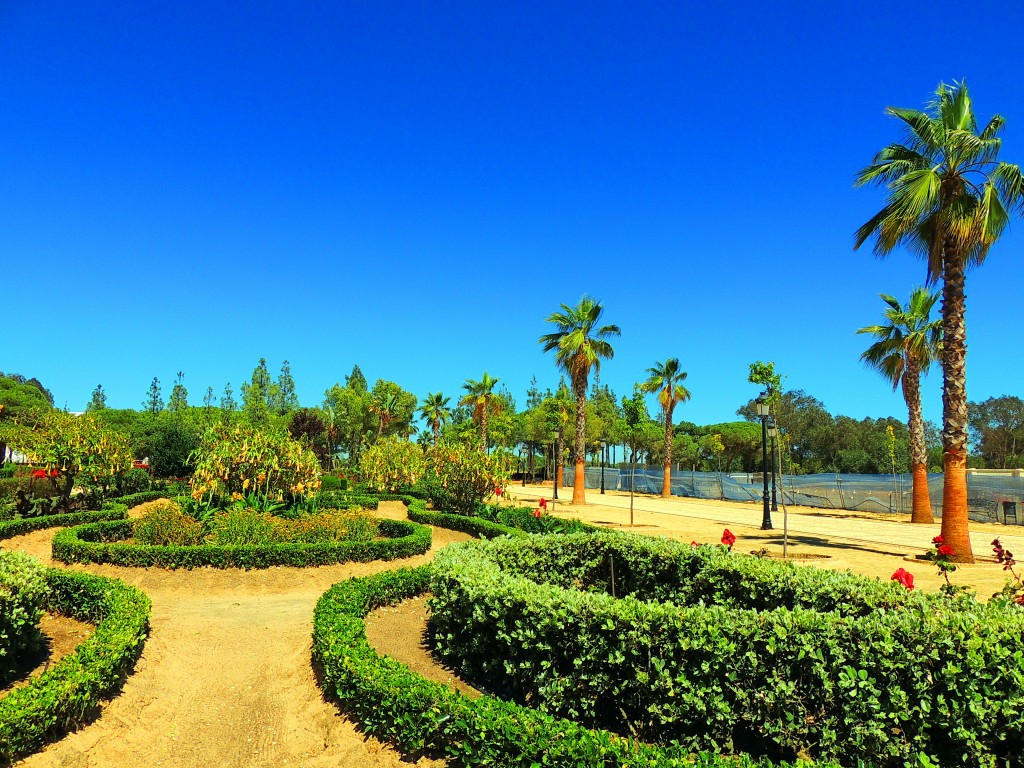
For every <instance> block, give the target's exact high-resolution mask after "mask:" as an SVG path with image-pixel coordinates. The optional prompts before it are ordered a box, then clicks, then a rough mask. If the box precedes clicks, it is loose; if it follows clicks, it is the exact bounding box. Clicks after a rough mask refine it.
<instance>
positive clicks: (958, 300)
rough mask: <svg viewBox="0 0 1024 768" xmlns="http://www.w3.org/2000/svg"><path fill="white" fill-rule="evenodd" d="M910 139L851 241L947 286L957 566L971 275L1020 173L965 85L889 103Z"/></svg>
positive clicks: (961, 540)
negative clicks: (898, 255)
mask: <svg viewBox="0 0 1024 768" xmlns="http://www.w3.org/2000/svg"><path fill="white" fill-rule="evenodd" d="M886 112H887V113H888V114H889V115H891V116H893V117H895V118H897V119H898V120H900V121H901V122H902V123H903V127H904V128H905V129H906V137H905V140H904V141H903V142H902V143H897V144H890V145H889V146H888V147H886V148H885V149H883V150H882V151H881V152H879V153H878V154H877V155H876V156H875V159H874V162H872V163H871V165H869V166H867V167H866V168H864V169H863V170H861V171H860V172H859V173H858V174H857V184H858V185H864V184H876V185H885V187H886V189H887V192H888V199H887V201H886V204H885V206H884V207H883V208H882V210H881V211H879V212H878V213H877V214H875V215H874V216H872V217H871V219H869V220H868V221H867V222H865V223H864V225H863V226H861V227H860V229H858V230H857V233H856V235H855V242H854V248H859V247H860V246H862V245H863V244H864V243H865V242H866V241H867V240H869V239H872V240H873V241H874V249H875V252H876V253H877V254H878V255H880V256H885V255H887V254H889V253H891V252H892V251H893V250H894V249H895V248H896V247H897V246H899V245H907V246H909V247H910V249H911V250H912V251H915V252H917V253H919V254H921V255H923V256H924V257H925V258H926V260H927V264H928V269H927V277H928V282H929V283H935V282H940V281H941V283H942V374H943V382H942V449H943V464H944V472H945V477H944V480H943V494H942V536H943V539H944V540H945V542H946V543H947V544H948V545H949V546H951V547H952V548H953V551H954V553H955V554H954V555H953V558H954V559H955V560H956V561H958V562H974V554H973V552H972V550H971V539H970V535H969V528H968V526H969V524H968V517H967V473H966V469H967V421H968V416H967V386H966V383H967V379H966V356H967V330H966V324H965V321H964V318H965V306H966V303H965V275H966V270H967V269H968V267H971V266H975V265H980V264H982V263H983V262H984V260H985V257H986V256H987V255H988V251H989V249H990V248H991V246H992V245H993V243H995V242H996V240H998V239H999V237H1000V235H1001V234H1002V233H1003V232H1004V231H1005V230H1006V227H1007V224H1008V223H1009V221H1010V217H1011V214H1013V213H1014V212H1018V213H1019V212H1020V211H1021V210H1022V208H1024V175H1022V174H1021V171H1020V168H1019V166H1017V165H1011V164H1009V163H1005V162H999V161H998V155H999V150H1000V147H1001V144H1002V140H1001V139H1000V138H999V134H1000V133H1001V132H1002V129H1003V126H1004V124H1005V121H1004V119H1003V118H1002V117H1001V116H999V115H996V116H995V117H993V118H992V119H991V120H989V122H988V123H987V124H986V125H985V127H984V128H982V129H981V130H980V131H979V130H978V124H977V120H976V118H975V115H974V108H973V105H972V103H971V97H970V94H969V93H968V90H967V85H966V84H965V83H954V84H953V85H952V86H948V85H946V84H942V85H940V86H939V88H938V90H937V91H936V95H935V99H934V100H933V101H932V102H931V103H930V104H929V105H928V107H927V109H926V110H925V111H920V110H916V109H899V108H895V107H888V108H887V109H886Z"/></svg>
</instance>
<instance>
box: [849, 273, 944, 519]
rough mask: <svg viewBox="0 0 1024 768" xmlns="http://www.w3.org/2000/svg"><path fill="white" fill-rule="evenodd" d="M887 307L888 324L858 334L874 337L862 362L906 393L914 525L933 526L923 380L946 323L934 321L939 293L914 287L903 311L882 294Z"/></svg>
mask: <svg viewBox="0 0 1024 768" xmlns="http://www.w3.org/2000/svg"><path fill="white" fill-rule="evenodd" d="M881 297H882V301H884V302H885V303H886V305H887V308H886V310H885V320H886V322H885V324H883V325H869V326H867V327H866V328H861V329H860V330H859V331H857V333H870V334H871V335H872V336H873V337H874V339H875V342H874V343H873V344H872V345H871V346H870V347H868V348H867V350H866V351H865V352H864V354H862V355H861V356H860V359H861V360H863V361H864V362H865V363H867V364H868V365H869V366H870V367H872V368H874V369H875V370H876V371H878V372H879V373H881V374H882V376H884V377H885V378H886V380H887V381H888V382H889V383H890V384H892V388H893V389H894V390H895V389H896V388H897V387H900V386H902V388H903V399H904V400H905V401H906V403H907V411H908V414H909V417H908V420H907V427H908V428H909V430H910V471H911V475H912V477H913V481H914V485H913V494H912V499H911V513H910V521H911V522H912V523H931V522H934V519H933V517H932V502H931V499H930V498H929V496H928V453H927V449H926V447H925V443H924V418H923V417H922V416H921V376H923V375H924V374H925V373H927V372H928V368H929V367H931V364H932V363H933V362H935V359H936V358H937V357H938V355H939V350H940V349H941V344H940V341H941V338H942V322H941V321H940V320H932V319H931V311H932V307H934V306H935V303H936V302H937V301H938V300H939V294H938V293H932V292H931V291H928V290H926V289H924V288H915V289H914V291H913V292H912V293H911V294H910V300H909V301H908V302H907V305H906V306H905V307H904V306H903V305H901V304H900V302H899V300H898V299H896V298H894V297H893V296H889V295H888V294H885V293H883V294H881Z"/></svg>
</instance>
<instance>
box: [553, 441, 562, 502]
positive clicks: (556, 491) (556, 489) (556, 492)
mask: <svg viewBox="0 0 1024 768" xmlns="http://www.w3.org/2000/svg"><path fill="white" fill-rule="evenodd" d="M559 437H561V434H560V433H559V431H558V430H557V429H556V430H555V455H554V461H552V462H551V463H552V465H553V466H554V468H555V483H554V485H555V493H554V496H552V498H554V499H557V498H558V462H559V459H560V456H559V455H558V454H559V450H558V449H559V448H561V446H560V445H559V444H558V438H559Z"/></svg>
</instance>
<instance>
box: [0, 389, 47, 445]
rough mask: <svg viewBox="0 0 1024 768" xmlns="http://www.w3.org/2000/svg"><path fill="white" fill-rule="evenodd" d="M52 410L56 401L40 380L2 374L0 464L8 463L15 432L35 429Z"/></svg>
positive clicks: (0, 391)
mask: <svg viewBox="0 0 1024 768" xmlns="http://www.w3.org/2000/svg"><path fill="white" fill-rule="evenodd" d="M51 410H53V400H52V398H51V397H50V396H49V392H48V391H47V390H46V389H44V388H43V386H42V385H41V384H39V382H38V381H36V380H35V379H31V380H26V379H25V377H24V376H19V375H18V374H13V375H11V376H4V375H3V374H2V373H0V464H3V463H4V462H5V461H6V460H7V446H8V443H9V442H12V440H11V439H10V438H13V437H14V435H13V433H14V432H17V431H18V430H21V429H30V428H31V427H33V426H35V425H36V423H38V421H39V419H41V418H42V417H43V416H44V415H45V414H46V413H48V412H49V411H51Z"/></svg>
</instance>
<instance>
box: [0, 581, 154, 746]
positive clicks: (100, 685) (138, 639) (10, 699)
mask: <svg viewBox="0 0 1024 768" xmlns="http://www.w3.org/2000/svg"><path fill="white" fill-rule="evenodd" d="M47 580H48V582H49V586H50V597H49V609H50V610H51V611H54V612H58V613H63V614H65V615H68V616H72V617H74V618H76V619H80V620H82V621H88V622H92V623H94V624H96V629H95V630H94V631H93V633H92V634H91V635H90V636H89V638H88V639H87V640H85V642H83V643H82V644H81V645H79V646H78V648H77V649H76V650H75V652H74V653H73V654H70V655H68V656H65V657H64V658H63V659H61V660H60V661H59V662H57V663H56V664H55V665H53V666H52V667H50V668H49V669H48V670H47V671H46V672H44V673H42V674H41V675H39V676H38V677H35V678H33V679H32V680H31V682H29V684H28V685H26V686H24V687H22V688H18V689H16V690H13V691H11V692H10V693H9V694H7V696H5V697H4V698H2V699H0V764H4V765H6V764H9V763H11V762H13V761H14V760H16V759H18V758H21V757H24V756H25V755H28V754H30V753H31V752H34V751H36V750H38V749H39V748H40V747H41V746H43V745H44V744H46V743H47V742H50V741H53V740H55V739H57V738H59V737H60V736H62V735H63V734H64V733H66V732H68V731H69V730H72V729H74V728H76V727H77V726H79V725H81V724H82V723H83V722H85V721H87V720H88V719H90V717H91V716H93V715H94V714H95V712H96V709H97V706H98V705H99V702H100V700H101V699H103V698H107V697H109V696H111V695H113V694H114V693H116V692H117V691H118V690H119V689H120V687H121V685H122V683H123V682H124V679H125V677H126V675H127V674H128V673H129V672H130V671H131V669H132V667H133V666H134V664H135V660H136V659H137V658H138V656H139V653H141V651H142V645H143V642H144V641H145V638H146V631H147V627H148V622H149V614H150V602H149V598H148V597H146V595H145V594H143V593H142V592H141V591H140V590H138V589H136V588H135V587H131V586H128V585H127V584H125V583H124V582H122V581H118V580H117V579H108V578H105V577H103V576H93V575H91V574H87V573H77V572H72V571H62V570H57V569H49V570H48V571H47Z"/></svg>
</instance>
